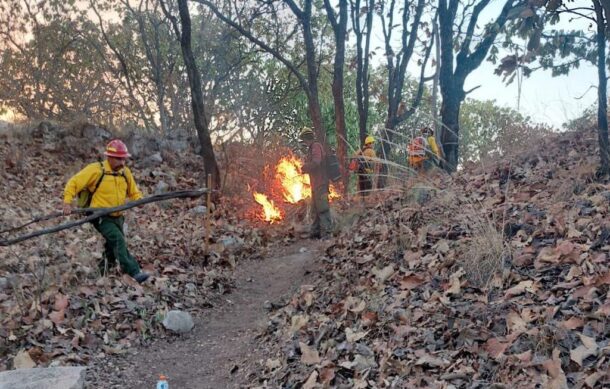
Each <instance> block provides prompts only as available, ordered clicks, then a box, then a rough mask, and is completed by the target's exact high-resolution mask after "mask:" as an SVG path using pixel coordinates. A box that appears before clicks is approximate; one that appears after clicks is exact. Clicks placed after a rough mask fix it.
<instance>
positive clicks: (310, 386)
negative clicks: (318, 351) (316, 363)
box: [302, 370, 318, 389]
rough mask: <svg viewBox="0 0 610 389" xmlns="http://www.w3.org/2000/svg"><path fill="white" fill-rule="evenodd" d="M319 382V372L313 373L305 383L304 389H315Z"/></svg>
mask: <svg viewBox="0 0 610 389" xmlns="http://www.w3.org/2000/svg"><path fill="white" fill-rule="evenodd" d="M317 382H318V372H317V371H316V370H314V371H312V372H311V374H310V375H309V377H308V378H307V381H305V382H304V383H303V386H302V388H303V389H314V388H315V387H316V385H317Z"/></svg>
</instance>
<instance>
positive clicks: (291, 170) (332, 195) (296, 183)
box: [275, 156, 341, 204]
mask: <svg viewBox="0 0 610 389" xmlns="http://www.w3.org/2000/svg"><path fill="white" fill-rule="evenodd" d="M302 168H303V162H301V161H300V160H299V159H298V158H296V157H294V156H288V157H283V158H282V159H280V161H279V162H278V164H277V166H276V168H275V171H276V176H275V177H276V178H277V180H278V181H279V182H280V183H281V184H282V190H283V195H284V200H285V201H286V202H287V203H290V204H296V203H298V202H299V201H301V200H303V199H308V198H310V197H311V184H310V182H309V175H308V174H303V172H302V171H301V169H302ZM328 198H329V199H330V200H333V199H338V198H341V195H340V194H339V192H338V191H337V189H335V187H334V186H333V185H332V184H331V185H330V188H329V193H328Z"/></svg>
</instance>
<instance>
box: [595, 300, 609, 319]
mask: <svg viewBox="0 0 610 389" xmlns="http://www.w3.org/2000/svg"><path fill="white" fill-rule="evenodd" d="M595 313H596V314H597V315H602V316H605V317H610V302H609V303H605V304H604V305H602V306H600V307H599V309H598V310H597V311H596V312H595Z"/></svg>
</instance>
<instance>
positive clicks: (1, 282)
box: [0, 277, 10, 291]
mask: <svg viewBox="0 0 610 389" xmlns="http://www.w3.org/2000/svg"><path fill="white" fill-rule="evenodd" d="M9 286H10V285H9V282H8V278H6V277H0V291H2V290H4V289H8V287H9Z"/></svg>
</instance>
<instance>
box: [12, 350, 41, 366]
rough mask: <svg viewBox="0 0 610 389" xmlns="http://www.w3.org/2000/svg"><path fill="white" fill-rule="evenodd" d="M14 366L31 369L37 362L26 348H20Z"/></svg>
mask: <svg viewBox="0 0 610 389" xmlns="http://www.w3.org/2000/svg"><path fill="white" fill-rule="evenodd" d="M13 366H14V367H15V369H31V368H33V367H36V362H34V361H33V360H32V358H31V357H30V354H29V353H28V352H27V351H26V350H20V351H19V352H18V353H17V355H16V356H15V358H14V359H13Z"/></svg>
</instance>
